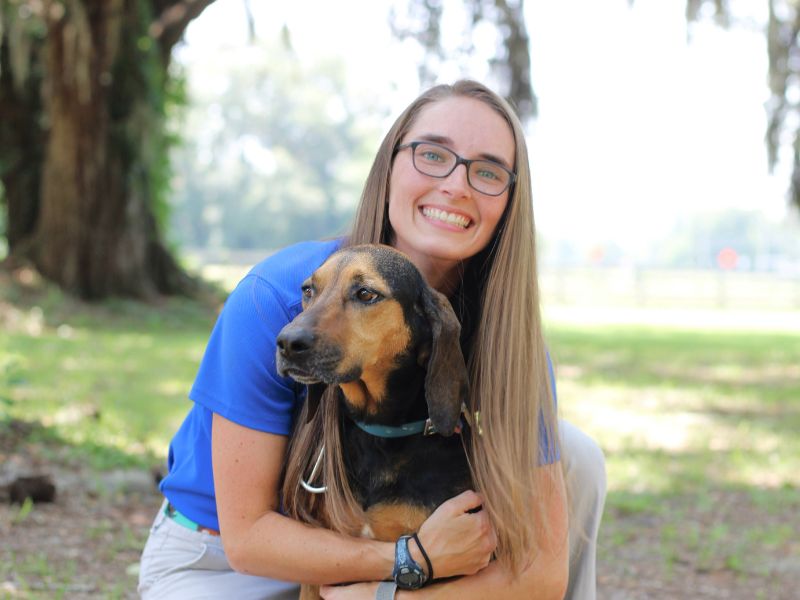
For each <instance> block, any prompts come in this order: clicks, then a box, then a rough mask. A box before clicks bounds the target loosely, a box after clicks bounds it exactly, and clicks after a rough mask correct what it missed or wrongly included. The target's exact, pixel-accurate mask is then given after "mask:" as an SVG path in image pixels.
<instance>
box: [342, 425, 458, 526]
mask: <svg viewBox="0 0 800 600" xmlns="http://www.w3.org/2000/svg"><path fill="white" fill-rule="evenodd" d="M345 457H346V459H345V460H346V469H347V473H348V477H349V480H350V486H351V488H352V490H353V492H354V493H355V495H356V497H357V498H358V500H359V501H360V503H361V506H362V508H363V509H364V510H365V511H367V516H368V519H369V524H368V528H369V530H368V531H365V532H364V533H367V534H368V535H369V537H375V538H377V539H390V540H391V539H397V536H398V535H401V534H403V533H410V532H413V531H416V530H417V529H418V528H419V525H420V524H421V523H422V521H424V520H425V518H427V516H428V515H430V513H431V512H433V510H434V509H435V508H436V507H437V506H439V505H440V504H441V503H442V502H444V501H445V500H447V499H449V498H452V497H453V496H456V495H458V494H460V493H461V492H463V491H464V490H466V489H469V488H470V487H471V479H470V474H469V466H468V465H467V460H466V456H465V454H464V449H463V446H462V444H461V440H460V439H459V437H458V436H452V437H449V438H444V437H441V436H436V435H434V436H428V437H425V436H422V435H417V436H410V437H408V438H400V439H384V438H375V437H374V436H371V435H369V434H363V432H360V431H355V430H353V431H350V432H348V434H347V435H346V437H345ZM398 531H399V533H398Z"/></svg>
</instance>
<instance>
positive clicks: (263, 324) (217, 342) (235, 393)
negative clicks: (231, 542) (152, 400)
mask: <svg viewBox="0 0 800 600" xmlns="http://www.w3.org/2000/svg"><path fill="white" fill-rule="evenodd" d="M341 243H342V242H341V240H332V241H325V242H303V243H300V244H296V245H294V246H290V247H288V248H285V249H283V250H281V251H279V252H277V253H275V254H273V255H271V256H269V257H268V258H266V259H265V260H263V261H262V262H260V263H259V264H258V265H256V266H255V267H253V269H252V270H251V271H250V272H249V273H248V274H247V275H246V276H245V277H244V279H242V281H241V282H240V283H239V285H237V286H236V289H234V291H233V292H232V293H231V295H230V296H229V297H228V299H227V301H226V302H225V306H224V307H223V309H222V312H221V313H220V315H219V318H218V319H217V323H216V325H215V326H214V329H213V331H212V332H211V337H210V338H209V341H208V345H207V347H206V351H205V355H204V356H203V360H202V362H201V363H200V368H199V371H198V373H197V377H196V379H195V381H194V385H193V386H192V389H191V391H190V392H189V398H190V399H192V400H193V401H194V405H193V406H192V408H191V410H190V411H189V414H188V415H187V416H186V419H185V420H184V421H183V424H182V425H181V427H180V429H178V432H177V433H176V434H175V437H173V439H172V442H171V443H170V447H169V456H168V459H167V466H168V468H169V473H168V474H167V476H166V477H164V479H163V480H162V481H161V485H160V487H161V491H162V493H163V494H164V495H165V496H166V497H167V498H168V499H169V501H170V502H171V503H172V504H173V505H174V506H175V507H176V508H177V509H178V510H179V511H180V512H182V513H183V514H184V515H186V516H187V517H189V518H190V519H191V520H192V521H195V522H196V523H199V524H201V525H203V526H204V527H208V528H210V529H215V530H217V531H219V520H218V519H217V506H216V499H215V496H214V478H213V473H212V469H211V416H212V413H218V414H220V415H222V416H223V417H225V418H226V419H229V420H230V421H233V422H234V423H238V424H240V425H244V426H245V427H250V428H251V429H256V430H258V431H265V432H268V433H275V434H279V435H289V433H290V432H291V428H292V417H293V415H294V412H295V407H296V405H297V403H298V401H299V400H300V398H301V393H302V391H303V388H302V387H301V386H299V385H298V384H296V383H295V382H293V381H292V380H291V379H289V378H286V377H280V376H279V375H278V374H277V372H276V370H275V348H276V346H275V338H277V336H278V333H279V332H280V330H281V329H283V327H284V325H286V324H287V323H288V322H289V321H291V320H292V319H293V318H294V317H295V316H296V315H297V314H298V313H299V312H300V311H301V309H302V306H301V293H300V286H301V284H302V283H303V281H304V280H305V279H306V278H307V277H308V276H309V275H311V273H313V272H314V271H315V270H316V269H317V267H319V266H320V265H321V264H322V263H323V262H325V259H327V258H328V257H329V256H330V255H331V254H332V253H333V252H335V251H336V250H337V249H338V248H339V247H340V246H341Z"/></svg>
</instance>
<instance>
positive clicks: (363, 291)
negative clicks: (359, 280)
mask: <svg viewBox="0 0 800 600" xmlns="http://www.w3.org/2000/svg"><path fill="white" fill-rule="evenodd" d="M356 298H358V300H359V302H363V303H364V304H371V303H372V302H375V301H376V300H377V299H378V298H379V296H378V294H377V293H376V292H373V291H372V290H370V289H367V288H360V289H359V290H358V291H357V292H356Z"/></svg>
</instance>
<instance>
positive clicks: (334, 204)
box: [172, 43, 383, 249]
mask: <svg viewBox="0 0 800 600" xmlns="http://www.w3.org/2000/svg"><path fill="white" fill-rule="evenodd" d="M191 70H192V71H194V72H197V73H198V75H197V76H196V79H195V80H194V81H193V82H191V83H192V85H191V87H192V95H193V105H192V107H191V108H190V109H189V110H188V111H187V113H186V114H185V115H184V116H185V119H183V120H180V121H179V122H178V123H173V125H172V127H173V129H175V128H180V130H181V132H182V137H183V139H184V140H185V145H184V146H183V147H182V148H180V149H178V150H177V151H176V152H175V153H174V155H173V156H174V158H175V163H176V179H175V182H174V187H175V194H174V197H173V201H174V205H173V210H174V213H173V220H172V235H173V238H174V239H175V241H177V242H179V243H180V245H185V246H192V247H209V246H210V247H216V248H259V249H262V248H277V247H281V246H284V245H286V244H288V243H291V242H293V241H297V240H299V239H311V238H320V237H325V236H330V235H336V234H341V233H343V232H344V230H345V227H346V225H347V224H348V223H349V221H350V220H351V217H352V213H353V210H354V207H355V205H356V203H357V201H358V198H359V196H360V191H361V186H362V185H363V181H364V179H365V178H366V174H367V171H368V169H369V164H370V162H371V159H372V156H373V155H374V152H375V149H376V148H375V147H376V145H377V141H378V139H379V132H378V125H377V120H378V118H379V117H382V116H383V113H382V111H381V110H380V109H379V108H378V106H379V102H378V101H377V100H375V99H374V98H373V97H372V94H371V93H364V92H363V91H361V90H353V89H351V88H350V87H349V86H348V84H347V81H346V79H345V75H344V73H345V68H344V65H343V64H342V63H341V62H340V61H339V59H326V60H324V61H320V62H316V63H309V62H303V61H301V60H300V59H299V58H298V57H297V56H296V55H295V54H294V53H293V51H292V50H291V49H290V48H288V47H286V46H285V45H283V44H281V43H260V44H259V45H257V46H250V47H248V48H244V49H240V50H237V51H233V50H231V51H230V52H228V53H224V54H223V55H222V56H216V57H211V56H207V57H205V59H203V61H202V65H200V64H198V65H196V66H194V67H192V69H191ZM209 82H211V83H213V85H212V86H209V85H208V84H209Z"/></svg>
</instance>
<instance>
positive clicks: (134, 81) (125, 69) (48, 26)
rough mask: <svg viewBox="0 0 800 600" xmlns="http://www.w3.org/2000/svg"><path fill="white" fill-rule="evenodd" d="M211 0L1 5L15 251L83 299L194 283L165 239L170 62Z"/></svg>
mask: <svg viewBox="0 0 800 600" xmlns="http://www.w3.org/2000/svg"><path fill="white" fill-rule="evenodd" d="M211 2H213V0H0V179H2V184H3V187H4V192H5V200H4V201H5V208H6V237H7V241H8V248H9V259H10V260H11V261H13V262H23V261H30V262H31V263H32V264H33V265H34V266H35V267H36V268H37V269H38V270H39V271H40V272H41V273H42V274H43V275H44V276H45V277H46V278H48V279H50V280H52V281H55V282H56V283H58V284H59V285H60V286H62V287H63V288H64V289H66V290H68V291H70V292H72V293H74V294H76V295H78V296H80V297H83V298H86V299H102V298H105V297H108V296H111V295H122V296H133V297H142V298H147V297H153V296H157V295H160V294H174V293H185V292H188V291H191V289H192V288H193V287H194V284H193V282H192V280H191V279H190V278H189V277H188V276H187V275H186V274H185V273H184V272H183V271H182V269H181V268H180V267H179V266H178V264H177V263H176V262H175V260H174V259H173V257H172V255H171V253H170V252H169V250H168V248H167V247H166V246H165V245H164V243H163V240H162V237H161V231H160V229H159V220H158V219H157V215H158V213H159V211H160V210H162V208H163V206H165V202H166V200H165V198H164V197H163V195H164V194H165V193H166V179H167V174H168V168H167V149H168V144H169V138H168V136H167V134H166V132H165V127H164V125H165V107H166V103H167V95H168V90H169V88H170V83H171V78H170V73H169V66H170V57H171V53H172V48H173V46H174V45H175V44H176V43H177V42H178V41H179V40H180V38H181V36H182V35H183V32H184V30H185V28H186V26H187V25H188V24H189V22H190V21H191V20H192V19H193V18H195V17H197V16H198V15H199V14H200V13H201V12H202V11H203V10H204V9H205V8H206V7H207V6H208V5H209V4H210V3H211Z"/></svg>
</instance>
